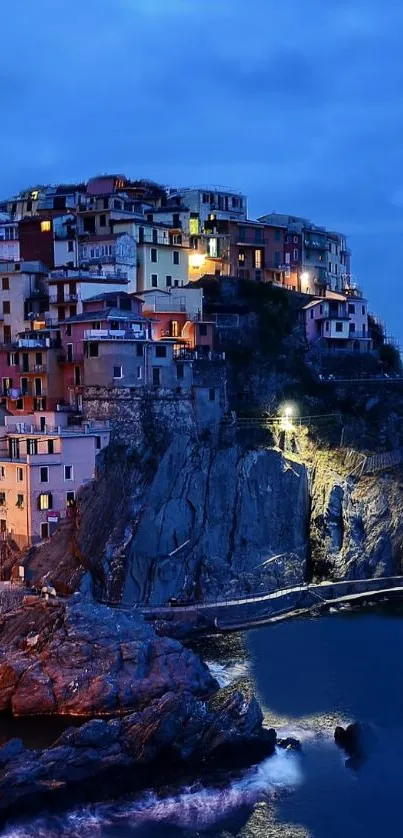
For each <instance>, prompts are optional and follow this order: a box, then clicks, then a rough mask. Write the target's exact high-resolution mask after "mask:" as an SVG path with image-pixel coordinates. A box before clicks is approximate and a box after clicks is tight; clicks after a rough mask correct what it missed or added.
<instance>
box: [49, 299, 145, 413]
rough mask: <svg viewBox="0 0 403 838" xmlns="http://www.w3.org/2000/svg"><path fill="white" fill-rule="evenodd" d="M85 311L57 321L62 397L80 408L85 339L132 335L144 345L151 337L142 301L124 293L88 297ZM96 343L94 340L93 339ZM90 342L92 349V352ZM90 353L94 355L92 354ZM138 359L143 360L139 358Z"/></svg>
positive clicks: (119, 339)
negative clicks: (60, 354)
mask: <svg viewBox="0 0 403 838" xmlns="http://www.w3.org/2000/svg"><path fill="white" fill-rule="evenodd" d="M84 306H85V311H84V312H83V313H82V314H77V315H75V316H73V317H70V318H68V319H67V320H65V321H64V322H63V323H61V324H60V334H61V344H62V361H61V367H62V371H63V382H64V385H63V386H64V401H65V402H66V403H67V404H70V405H74V406H76V407H77V408H78V409H79V410H81V409H82V394H83V386H84V384H85V383H86V382H85V380H84V354H85V353H84V341H86V340H88V337H89V336H90V337H92V338H93V340H94V339H95V338H97V337H99V339H100V340H101V339H102V340H105V338H110V341H112V342H113V343H114V344H116V343H117V342H118V343H122V341H123V340H124V339H127V338H131V339H132V340H137V341H139V346H140V348H141V357H143V346H144V343H145V342H147V341H148V340H149V338H150V323H149V321H148V320H146V319H145V318H144V317H143V316H142V314H141V309H142V301H141V300H139V299H138V298H137V297H135V296H134V295H129V294H125V293H122V292H121V293H119V292H118V293H116V292H114V293H109V294H108V293H107V294H100V295H98V296H96V297H93V298H90V299H88V300H87V301H86V302H85V304H84ZM95 343H96V341H95ZM95 343H93V348H92V350H91V351H92V352H95V348H94V347H95ZM93 357H96V356H95V355H94V356H93ZM138 363H142V362H140V361H138Z"/></svg>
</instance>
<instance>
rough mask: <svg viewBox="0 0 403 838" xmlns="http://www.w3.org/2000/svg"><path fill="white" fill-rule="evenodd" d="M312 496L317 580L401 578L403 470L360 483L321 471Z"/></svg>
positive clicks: (313, 539)
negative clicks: (322, 578) (318, 578)
mask: <svg viewBox="0 0 403 838" xmlns="http://www.w3.org/2000/svg"><path fill="white" fill-rule="evenodd" d="M311 493H312V505H311V524H310V534H311V546H312V560H313V570H314V574H319V575H323V576H325V577H326V578H329V579H336V580H338V579H364V578H374V577H379V576H394V575H396V574H400V573H401V572H402V546H403V517H402V515H401V509H402V508H403V477H402V471H401V469H395V470H393V471H390V472H386V473H382V474H374V475H372V476H367V477H363V478H361V479H360V480H355V479H354V478H345V477H341V476H340V475H339V474H337V473H336V472H335V471H333V470H332V469H327V470H326V472H323V471H322V472H321V471H320V470H317V471H316V472H314V474H313V479H312V482H311Z"/></svg>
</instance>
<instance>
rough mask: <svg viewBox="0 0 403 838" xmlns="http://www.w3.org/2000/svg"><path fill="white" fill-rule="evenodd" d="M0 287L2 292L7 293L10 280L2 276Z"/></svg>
mask: <svg viewBox="0 0 403 838" xmlns="http://www.w3.org/2000/svg"><path fill="white" fill-rule="evenodd" d="M1 287H2V289H3V291H8V290H9V288H10V280H9V278H8V276H3V277H2V280H1Z"/></svg>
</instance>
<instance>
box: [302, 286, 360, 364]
mask: <svg viewBox="0 0 403 838" xmlns="http://www.w3.org/2000/svg"><path fill="white" fill-rule="evenodd" d="M303 311H304V317H305V330H306V336H307V340H308V343H309V344H310V345H314V344H317V345H320V346H321V348H323V349H325V350H327V351H340V350H344V351H347V352H370V351H371V349H372V340H371V336H370V334H369V332H368V307H367V301H366V300H364V299H363V298H362V297H361V296H360V295H359V294H358V293H357V292H354V293H353V292H352V293H351V294H349V295H348V296H347V295H344V294H338V293H336V292H332V291H327V292H326V296H325V297H321V298H320V299H318V300H313V302H311V303H308V305H307V306H305V307H304V310H303Z"/></svg>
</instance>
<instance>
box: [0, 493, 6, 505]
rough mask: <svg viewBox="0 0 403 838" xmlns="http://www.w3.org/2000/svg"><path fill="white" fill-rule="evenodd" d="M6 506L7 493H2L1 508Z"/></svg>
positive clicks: (0, 494) (0, 495)
mask: <svg viewBox="0 0 403 838" xmlns="http://www.w3.org/2000/svg"><path fill="white" fill-rule="evenodd" d="M5 505H6V493H5V492H0V506H5Z"/></svg>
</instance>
